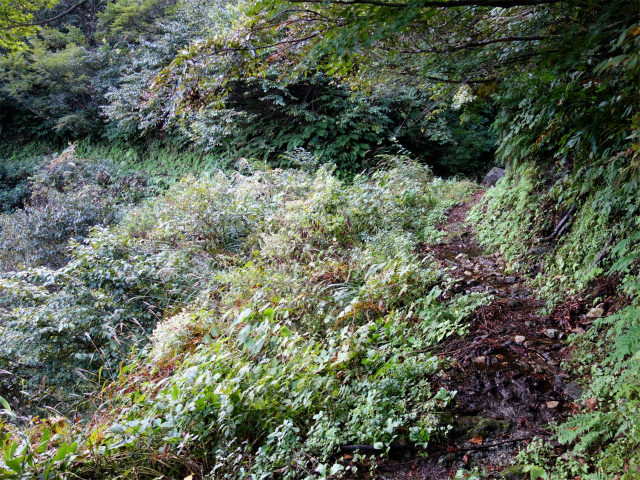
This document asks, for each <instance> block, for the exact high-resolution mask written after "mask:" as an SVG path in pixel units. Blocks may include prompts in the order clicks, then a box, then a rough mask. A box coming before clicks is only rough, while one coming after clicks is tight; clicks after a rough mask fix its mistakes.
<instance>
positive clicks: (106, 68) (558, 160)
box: [0, 0, 640, 480]
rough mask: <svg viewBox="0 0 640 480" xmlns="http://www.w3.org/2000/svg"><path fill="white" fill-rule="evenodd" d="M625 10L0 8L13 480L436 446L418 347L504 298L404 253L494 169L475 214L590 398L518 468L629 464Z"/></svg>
mask: <svg viewBox="0 0 640 480" xmlns="http://www.w3.org/2000/svg"><path fill="white" fill-rule="evenodd" d="M58 14H59V15H58ZM639 20H640V13H639V12H638V8H637V2H633V1H631V0H615V1H609V2H604V1H600V0H588V1H580V2H578V1H573V0H566V1H564V0H558V1H547V0H539V1H536V0H533V1H531V0H527V1H518V0H476V1H471V2H466V1H465V2H453V1H447V0H445V1H442V2H423V1H419V0H409V1H407V2H402V3H401V2H396V1H395V0H389V1H388V2H377V1H368V0H362V1H357V2H342V1H330V0H327V1H322V2H314V1H310V2H298V1H292V0H262V1H260V2H244V1H214V2H212V1H207V2H204V1H201V0H179V1H164V0H143V1H130V0H114V1H109V2H100V1H96V2H80V3H79V4H73V3H71V2H66V0H63V1H62V2H55V1H53V2H33V1H32V2H22V3H21V4H20V6H16V5H15V4H14V3H13V2H8V1H5V0H0V129H1V131H2V135H3V145H2V154H1V157H2V160H1V163H0V181H2V187H0V210H1V211H2V213H1V214H0V302H1V303H0V308H1V309H2V310H1V313H0V351H1V352H2V353H1V354H0V401H1V402H2V406H3V410H1V411H0V415H2V417H1V418H2V421H1V422H2V423H0V452H1V455H0V476H1V477H2V478H12V479H13V478H21V479H27V478H44V479H49V478H92V479H93V478H105V479H106V478H110V479H111V478H123V479H124V478H141V479H142V478H168V477H171V478H174V477H175V478H185V477H186V478H189V476H190V475H191V476H192V478H210V479H214V478H216V479H217V478H291V479H293V478H315V477H320V478H327V477H336V478H338V477H340V476H345V475H352V474H355V470H356V469H357V468H360V469H362V468H363V466H364V465H368V466H369V467H370V468H371V469H372V470H375V462H376V458H377V457H375V456H371V458H365V456H364V455H363V454H362V453H356V454H355V455H354V458H353V462H345V461H343V460H341V458H340V457H339V456H337V455H336V454H337V452H338V451H339V447H340V446H344V445H350V444H366V445H368V446H369V447H371V448H372V449H374V450H375V451H376V452H383V453H384V452H387V453H388V452H389V451H390V449H391V448H392V446H394V445H395V444H402V445H412V446H416V447H418V448H422V449H425V448H426V447H427V446H428V444H429V443H430V442H433V441H434V439H436V440H438V441H439V440H441V439H443V438H444V437H445V436H446V434H447V431H448V428H447V425H446V422H441V420H440V415H441V414H442V412H444V411H446V407H447V405H448V404H449V403H451V401H452V400H453V399H454V398H455V392H454V391H447V390H444V389H440V388H435V387H434V386H433V385H434V384H435V380H436V379H437V378H438V376H439V375H442V373H441V372H442V370H443V369H445V368H446V366H447V362H449V360H448V359H446V358H438V357H436V356H433V352H434V348H435V347H436V346H437V345H438V344H440V343H441V342H443V341H445V340H446V339H449V338H451V337H453V336H464V335H465V333H466V331H467V330H468V328H469V325H468V319H469V318H470V317H471V316H472V315H473V314H474V312H475V311H476V309H477V308H478V307H480V306H482V305H485V304H487V303H489V302H490V301H491V298H489V297H483V296H480V295H475V294H460V293H456V292H458V289H456V288H454V286H453V283H452V281H453V280H452V279H451V278H450V277H449V273H448V271H447V270H446V269H445V270H443V269H438V268H436V266H435V265H436V264H435V263H434V261H433V259H432V258H431V257H429V256H426V257H425V256H424V255H419V254H418V253H417V246H418V245H429V244H433V243H435V242H437V241H439V240H440V239H441V238H442V237H444V235H445V234H444V233H443V232H442V231H440V229H439V228H440V224H441V222H442V221H443V219H444V218H445V216H446V212H447V211H448V210H449V209H450V208H451V207H452V206H453V205H455V204H457V203H459V202H461V201H464V199H465V198H467V197H468V196H469V195H470V194H471V193H473V192H474V190H475V188H476V187H474V184H473V183H471V182H469V181H465V180H460V179H458V180H454V179H451V177H452V176H453V175H466V176H468V177H470V178H474V177H476V178H477V177H479V176H480V175H482V174H483V173H485V172H486V171H487V170H488V169H489V168H490V167H491V166H493V164H494V163H495V162H496V161H497V162H498V163H499V164H500V165H503V166H506V167H507V174H506V178H504V179H503V180H501V181H500V182H499V183H498V184H497V186H496V187H495V188H493V189H490V190H489V191H488V192H487V193H486V195H485V197H484V199H483V201H482V202H481V203H480V204H479V205H478V206H477V207H476V208H475V210H474V211H473V212H472V213H471V215H470V216H469V217H468V219H467V220H468V221H470V222H472V223H473V224H474V225H475V226H476V233H477V236H478V239H479V240H480V241H481V242H482V243H483V245H485V246H486V247H487V248H489V249H493V250H496V251H498V252H499V253H500V254H501V255H502V258H503V259H504V260H505V262H506V263H507V266H508V268H510V269H512V270H513V271H518V272H521V273H526V274H527V275H528V276H529V278H530V281H529V283H530V285H531V287H532V288H534V289H535V291H536V293H537V294H538V295H539V296H540V297H541V298H542V299H544V300H545V301H546V307H545V308H544V313H548V314H551V315H552V316H554V318H558V319H560V320H559V321H561V322H564V323H563V325H564V327H565V328H566V330H570V331H572V332H573V335H572V337H571V339H570V344H571V346H572V348H573V349H574V350H573V356H571V357H569V358H567V360H566V363H565V368H566V369H567V370H568V371H569V372H570V373H571V374H572V375H573V376H575V377H576V378H578V379H582V386H583V388H584V393H583V395H582V398H581V399H578V400H577V401H576V403H575V405H574V407H573V410H572V415H571V416H569V418H568V420H567V421H566V422H565V423H562V424H558V425H556V426H554V427H553V428H554V432H555V434H556V436H555V438H554V439H552V440H551V441H549V440H548V439H547V440H542V439H539V440H537V441H535V442H532V443H531V444H530V445H529V446H528V447H527V448H526V449H524V450H523V451H522V452H521V454H520V456H519V458H518V459H517V464H518V465H516V468H517V469H519V470H520V473H521V474H522V475H526V476H528V477H529V478H531V479H532V480H535V479H536V478H548V479H574V480H575V478H576V477H579V478H581V479H594V480H595V479H604V478H620V479H625V480H626V479H631V478H637V476H638V472H640V457H639V454H638V447H639V445H638V440H637V439H638V432H637V429H638V422H639V421H640V419H639V418H638V395H639V392H638V387H637V385H638V380H639V379H638V371H639V365H638V360H639V358H638V347H639V346H640V326H639V325H638V321H639V319H640V304H639V303H638V302H639V301H640V300H639V296H638V292H639V291H640V288H639V287H640V284H639V282H640V274H639V270H638V269H639V268H640V260H639V258H638V256H639V255H640V254H639V253H638V252H639V251H640V233H639V232H640V223H639V222H638V212H639V210H640V184H639V182H640V178H639V172H640V168H639V165H640V163H639V162H640V146H639V143H638V139H639V134H638V131H639V130H638V126H639V124H640V116H639V115H640V114H639V113H638V108H637V105H638V100H639V99H640V92H639V88H638V73H639V70H640V60H639V57H638V52H639V51H640V24H639ZM69 140H73V141H74V142H75V143H73V144H71V145H69V146H68V147H67V144H68V141H69ZM496 148H497V150H496ZM494 150H495V152H496V154H497V160H494V158H493V155H494ZM61 151H62V153H57V152H61ZM434 173H435V174H437V175H441V176H445V177H448V178H449V179H448V180H443V179H441V178H438V177H436V176H434ZM592 310H593V311H594V312H595V313H593V315H592V317H590V318H593V319H594V320H593V322H592V324H590V326H589V328H588V329H586V330H585V329H583V328H582V327H581V326H579V325H583V323H579V322H577V321H576V318H580V316H585V313H586V312H591V311H592ZM583 320H584V319H583ZM555 441H557V442H558V443H553V442H555ZM558 445H560V446H558ZM465 475H466V476H469V477H465ZM482 475H483V473H482V472H481V471H480V470H478V469H476V470H475V471H473V472H472V473H469V472H464V471H461V472H459V474H458V478H481V477H482Z"/></svg>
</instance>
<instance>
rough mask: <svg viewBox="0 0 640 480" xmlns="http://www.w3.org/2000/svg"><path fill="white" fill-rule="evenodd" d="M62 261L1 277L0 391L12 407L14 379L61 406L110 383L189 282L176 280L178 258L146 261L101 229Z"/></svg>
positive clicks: (182, 264) (127, 242)
mask: <svg viewBox="0 0 640 480" xmlns="http://www.w3.org/2000/svg"><path fill="white" fill-rule="evenodd" d="M70 257H71V261H70V262H69V264H68V265H66V266H65V267H63V268H61V269H59V270H50V269H46V268H41V269H31V270H25V271H21V272H16V273H11V274H4V275H3V276H2V280H1V282H2V286H1V289H2V296H3V301H4V302H6V304H8V305H11V309H10V310H9V311H7V312H5V313H4V314H3V317H2V323H1V324H0V329H1V330H2V335H1V338H2V340H0V342H1V344H2V351H3V352H4V353H3V356H2V357H1V359H0V362H2V368H3V369H6V370H9V371H11V372H12V375H11V376H10V377H9V379H8V382H9V385H7V384H4V385H3V387H4V388H7V389H9V390H10V391H11V393H12V395H13V396H14V398H12V401H13V400H14V399H15V401H16V402H18V403H22V398H21V396H20V395H19V393H18V392H19V388H18V386H19V383H17V384H16V383H14V382H15V381H16V379H22V381H23V382H26V384H24V385H22V388H26V389H27V390H28V391H30V392H31V394H32V395H36V394H39V395H53V396H54V398H59V399H61V400H64V401H69V400H70V399H71V398H72V394H73V393H80V392H82V391H83V390H87V389H95V388H96V384H99V383H100V380H99V379H100V376H102V377H103V378H113V377H114V376H115V375H117V373H118V368H119V364H120V362H121V361H122V360H124V359H125V358H126V356H127V355H128V354H129V353H130V349H131V347H132V346H135V345H137V344H138V343H139V342H141V341H143V340H145V336H146V335H148V334H149V333H150V332H151V329H152V328H153V326H154V325H155V322H156V321H157V319H158V317H160V316H161V315H162V312H163V310H164V308H166V307H168V306H169V305H172V304H174V303H176V302H178V300H179V297H180V294H181V292H182V291H183V290H184V289H185V288H186V285H187V284H189V283H190V282H189V280H188V279H182V278H180V276H179V275H178V272H180V271H182V270H183V269H185V268H187V266H188V265H189V260H188V258H187V257H185V255H181V254H179V253H171V252H166V253H162V254H154V253H153V252H148V251H145V250H144V248H142V246H139V245H136V242H135V241H132V240H131V239H128V238H126V237H121V236H117V235H114V234H111V233H109V232H108V231H106V230H97V231H96V232H95V233H94V234H93V235H92V237H91V239H90V240H89V241H88V243H86V244H79V243H72V245H71V252H70ZM98 372H100V373H98ZM52 387H54V388H52ZM59 387H65V388H66V389H68V390H67V391H66V392H64V391H63V390H61V391H57V388H59ZM70 395H71V396H70ZM23 407H24V408H26V406H24V405H23Z"/></svg>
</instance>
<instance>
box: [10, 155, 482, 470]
mask: <svg viewBox="0 0 640 480" xmlns="http://www.w3.org/2000/svg"><path fill="white" fill-rule="evenodd" d="M296 158H297V159H302V160H300V161H304V162H307V164H308V165H313V164H315V163H317V159H314V158H313V157H310V156H309V154H307V153H305V152H302V151H298V152H297V156H296ZM385 163H386V168H385V169H382V170H379V171H377V172H376V173H375V174H374V175H373V176H371V177H367V176H363V175H362V176H357V177H355V178H354V180H353V182H352V183H350V184H345V183H343V182H341V181H340V180H339V179H338V178H337V177H336V176H334V175H333V174H332V173H331V169H330V168H327V167H326V166H323V167H321V168H320V169H319V170H317V171H316V172H313V173H309V172H305V171H304V170H271V169H269V168H268V167H266V166H265V165H264V164H261V163H253V164H251V163H249V162H246V161H245V162H241V163H240V164H239V165H238V167H239V168H241V169H242V171H243V172H244V173H240V172H236V173H235V174H234V175H225V174H223V173H218V174H217V175H216V176H214V177H212V178H210V179H207V178H203V179H194V178H191V179H187V180H184V181H182V182H180V183H177V184H175V185H174V186H173V187H171V188H170V189H169V191H168V192H167V193H166V195H164V196H163V197H160V198H158V199H156V200H155V201H150V202H147V203H145V204H143V205H141V206H140V207H138V208H137V209H134V210H132V211H131V212H130V213H129V214H128V215H127V217H126V218H125V220H124V221H123V223H122V224H121V225H120V226H118V227H114V228H112V230H110V231H109V230H98V231H96V232H95V233H94V234H93V235H92V236H91V237H90V238H89V240H88V241H87V242H86V244H85V245H80V244H75V245H74V247H73V251H72V253H71V262H70V263H69V264H68V265H67V266H66V267H64V268H63V269H61V270H58V271H48V270H32V271H26V272H21V273H16V274H13V275H11V276H8V277H6V278H5V280H4V281H3V282H4V283H3V288H4V295H5V296H4V298H5V299H6V300H7V301H9V302H10V303H11V305H12V310H11V313H10V314H9V315H8V316H6V317H5V320H3V322H4V323H3V327H4V328H5V335H3V339H4V340H3V342H5V343H6V347H7V348H10V349H11V352H12V354H13V353H14V352H15V354H16V355H14V358H18V359H19V361H20V362H21V364H24V365H29V364H31V365H33V364H35V363H36V362H40V364H39V365H40V371H39V372H38V373H36V372H33V371H30V370H29V368H27V367H26V366H25V367H24V369H23V370H21V371H20V374H21V375H22V376H24V377H27V378H30V384H29V386H30V388H31V389H33V390H34V393H35V389H36V385H40V382H41V381H42V377H41V375H46V376H47V378H48V380H47V381H46V383H47V384H48V385H50V384H53V382H58V384H59V385H74V389H75V391H81V389H82V387H83V384H82V382H79V380H78V379H77V377H76V376H75V375H74V372H73V370H72V368H73V369H76V371H80V372H82V374H83V375H84V376H85V377H87V379H88V381H94V382H99V381H100V380H99V379H100V378H107V377H109V376H111V375H113V374H114V373H115V372H116V371H118V370H120V377H119V379H118V380H117V381H115V382H113V383H112V385H111V387H109V390H108V391H109V392H110V393H109V395H108V396H107V397H103V399H104V400H106V401H107V405H108V408H109V413H108V414H107V415H106V416H104V417H102V418H101V419H96V420H97V421H96V422H94V423H92V424H87V425H86V426H81V425H78V426H77V428H76V429H75V430H77V431H74V429H73V428H69V429H67V430H66V431H65V432H64V433H61V434H60V435H59V436H58V437H56V441H55V442H54V443H51V442H49V441H48V439H46V441H47V442H49V443H47V447H46V448H44V449H40V447H39V446H40V445H42V443H43V442H45V440H42V439H41V438H40V437H39V435H40V433H41V430H38V429H37V428H36V426H34V427H33V429H32V430H31V431H30V432H25V431H23V433H24V436H23V437H21V438H22V439H19V438H18V437H17V435H18V434H19V433H18V432H19V430H17V428H16V427H10V432H12V433H11V437H10V438H8V439H6V440H5V443H4V445H3V447H2V455H3V456H4V458H5V464H4V465H2V463H0V465H1V466H0V468H4V474H5V475H9V476H10V475H12V474H13V473H21V474H23V475H27V474H34V475H37V474H44V472H45V471H47V469H50V470H51V471H53V470H57V471H58V472H60V473H61V474H62V473H63V472H67V471H68V472H69V474H70V475H79V476H81V477H83V476H84V477H91V478H126V477H127V476H129V475H131V473H132V472H133V471H134V470H135V471H136V472H138V473H137V474H136V475H137V476H139V477H140V478H156V477H158V476H160V475H169V476H179V475H185V476H186V475H188V473H189V472H194V473H195V472H198V474H199V475H202V476H204V477H206V478H220V477H226V478H246V477H247V476H250V475H255V476H258V477H264V476H268V475H275V474H281V475H283V476H284V477H285V478H310V476H313V475H314V473H313V472H319V473H320V474H321V475H324V476H326V475H329V474H331V475H333V474H335V473H337V472H339V471H347V470H351V471H353V472H355V470H356V467H355V466H353V465H349V464H343V463H341V462H337V461H336V460H335V457H334V453H335V452H336V450H337V448H338V447H339V446H340V445H344V444H351V443H355V444H362V443H365V444H371V445H375V446H376V447H378V448H380V449H381V450H385V449H387V448H388V447H389V445H390V444H392V443H398V442H400V443H413V444H417V445H419V446H422V447H424V446H426V445H427V444H428V443H429V442H430V441H432V440H433V439H434V438H437V437H438V436H440V435H444V434H446V432H447V426H446V425H444V424H441V423H440V421H439V416H438V414H437V413H436V412H437V411H440V410H441V409H442V408H443V407H445V406H446V405H447V404H448V403H449V402H450V401H451V399H452V398H453V396H454V395H455V392H447V391H445V390H439V391H435V390H434V389H432V388H431V387H430V383H431V381H430V377H431V376H432V375H434V374H436V373H437V372H438V371H439V369H440V368H442V366H443V364H442V361H440V360H438V359H436V358H434V357H432V356H431V355H430V354H429V353H428V351H429V349H431V348H433V347H434V346H436V345H437V344H438V342H440V341H442V340H443V339H445V338H447V337H449V336H451V335H462V334H464V333H465V321H466V320H467V319H468V317H469V316H470V315H472V314H473V312H474V311H475V309H476V308H478V307H479V306H480V305H483V304H486V301H487V299H486V298H484V297H482V296H478V295H459V296H454V297H453V298H451V300H449V301H447V302H444V301H442V300H441V293H442V292H443V291H444V290H445V289H446V288H447V285H448V282H449V279H448V277H447V276H446V275H445V274H443V273H442V272H439V271H438V270H436V269H435V268H434V266H433V264H432V263H431V260H430V259H429V258H423V259H421V258H419V257H418V256H417V255H416V253H415V246H416V244H417V242H418V241H419V240H422V239H426V238H427V237H429V238H432V237H434V232H437V231H436V230H435V224H436V223H437V222H438V221H440V220H441V219H442V218H443V216H444V213H445V212H446V209H447V208H448V207H450V206H451V205H452V204H453V201H454V199H456V198H460V196H464V195H466V194H468V193H470V192H471V191H472V190H473V189H472V186H471V185H470V184H468V183H461V182H455V181H443V180H440V179H435V178H433V176H432V175H431V172H430V171H429V170H428V169H427V168H426V167H424V166H422V165H419V164H417V163H415V162H411V161H409V160H407V159H406V158H387V159H385ZM425 232H426V233H425ZM47 286H48V287H49V288H47ZM180 307H183V308H180ZM162 312H164V315H163V313H162ZM18 318H19V319H21V320H20V321H18ZM133 319H135V320H136V322H133ZM154 325H156V326H155V329H154V331H153V333H152V335H151V341H150V342H149V344H148V345H147V346H146V347H143V345H144V343H145V342H144V341H143V340H142V338H143V337H144V335H145V333H144V332H149V331H150V328H153V326H154ZM27 331H28V332H29V335H30V337H29V340H28V341H27V340H25V336H26V335H27ZM85 331H87V332H89V337H90V338H91V340H92V342H89V337H87V336H86V335H84V334H83V333H82V332H85ZM34 332H35V334H34ZM85 337H86V340H85ZM94 343H95V346H94ZM132 346H137V349H138V350H139V351H142V353H141V354H140V355H139V356H138V357H135V358H132V360H133V361H132V362H131V363H129V364H128V365H126V366H124V364H122V365H123V366H121V367H120V363H119V362H120V361H122V360H123V359H124V358H125V356H126V353H127V351H128V349H129V348H131V347H132ZM71 352H77V353H76V354H75V355H72V354H71ZM59 355H60V356H59ZM70 367H71V368H70ZM3 368H6V369H7V370H9V371H13V372H17V370H16V367H15V366H14V365H13V366H12V365H11V364H7V365H6V366H5V365H3ZM78 369H81V370H78ZM85 385H88V384H85ZM4 388H5V390H9V391H11V392H12V396H11V397H10V402H11V403H12V404H15V405H20V395H19V394H18V393H17V388H16V386H15V385H5V386H4ZM56 393H58V394H60V393H61V392H60V391H58V392H56ZM73 445H75V446H73ZM21 455H31V456H30V457H29V459H30V460H29V462H26V463H20V462H14V460H15V459H16V458H22V457H20V456H21ZM7 460H8V461H7ZM71 461H73V462H75V463H74V464H71ZM196 466H199V467H196ZM196 468H198V470H197V471H196V470H195V469H196ZM0 471H2V470H0ZM11 472H13V473H11Z"/></svg>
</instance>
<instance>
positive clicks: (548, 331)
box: [544, 328, 558, 339]
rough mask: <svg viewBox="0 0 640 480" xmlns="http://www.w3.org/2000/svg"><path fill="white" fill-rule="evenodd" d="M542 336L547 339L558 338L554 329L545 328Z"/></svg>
mask: <svg viewBox="0 0 640 480" xmlns="http://www.w3.org/2000/svg"><path fill="white" fill-rule="evenodd" d="M544 334H545V335H546V336H547V337H549V338H552V339H553V338H558V330H556V329H555V328H547V329H546V330H545V331H544Z"/></svg>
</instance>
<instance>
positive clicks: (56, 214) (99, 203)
mask: <svg viewBox="0 0 640 480" xmlns="http://www.w3.org/2000/svg"><path fill="white" fill-rule="evenodd" d="M32 158H33V157H32ZM35 158H37V159H38V161H37V163H36V162H35V161H34V164H36V165H38V163H39V165H38V167H39V168H38V169H37V170H36V171H35V172H34V174H33V175H32V176H30V177H28V180H27V181H24V180H23V182H22V183H21V184H19V185H18V188H17V189H13V190H12V191H9V192H7V193H9V194H14V195H15V193H16V192H15V191H16V190H18V192H19V193H21V194H22V195H21V196H22V198H21V200H23V201H25V202H26V204H25V205H24V206H23V208H21V209H18V210H15V211H14V212H11V213H5V214H2V215H0V270H4V271H7V270H16V269H19V268H28V267H33V266H49V267H59V266H62V265H63V264H65V263H66V261H67V258H68V257H67V253H68V252H67V250H68V249H67V245H68V242H69V240H70V239H73V240H75V241H77V242H78V241H81V240H82V239H84V238H85V237H87V236H88V234H89V232H90V231H91V229H92V228H93V227H95V226H106V225H109V224H111V223H113V222H114V221H115V220H116V217H117V214H118V211H119V210H120V207H121V206H122V203H125V202H126V203H135V202H137V201H138V200H139V199H140V197H142V196H144V195H145V192H144V188H145V185H144V184H145V180H144V178H141V177H139V176H131V175H129V176H127V175H118V173H119V172H117V171H116V170H115V169H114V168H113V166H112V164H110V163H109V162H92V161H87V160H84V159H81V158H78V157H77V156H76V154H75V145H71V146H69V147H68V148H67V149H66V150H64V151H63V152H62V153H61V154H60V155H59V156H55V155H54V156H53V158H50V157H46V156H45V157H44V158H43V157H39V158H38V157H35ZM27 165H28V163H27ZM25 197H26V198H28V200H26V199H25Z"/></svg>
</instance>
